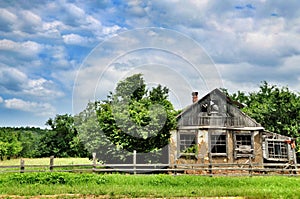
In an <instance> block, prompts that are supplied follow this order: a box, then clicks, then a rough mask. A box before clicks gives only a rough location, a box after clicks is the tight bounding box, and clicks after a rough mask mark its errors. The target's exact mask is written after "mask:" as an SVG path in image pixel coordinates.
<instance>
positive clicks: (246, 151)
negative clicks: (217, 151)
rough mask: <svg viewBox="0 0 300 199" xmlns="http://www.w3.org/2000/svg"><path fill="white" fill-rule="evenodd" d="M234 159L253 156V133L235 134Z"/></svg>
mask: <svg viewBox="0 0 300 199" xmlns="http://www.w3.org/2000/svg"><path fill="white" fill-rule="evenodd" d="M234 146H235V148H234V157H235V158H238V157H249V156H251V155H253V152H254V149H253V146H254V143H253V136H252V134H251V133H235V134H234Z"/></svg>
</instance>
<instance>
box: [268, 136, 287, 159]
mask: <svg viewBox="0 0 300 199" xmlns="http://www.w3.org/2000/svg"><path fill="white" fill-rule="evenodd" d="M266 145H267V146H266V149H267V159H269V160H279V161H280V160H288V157H289V156H288V150H289V149H288V144H287V143H286V142H284V140H275V139H267V140H266Z"/></svg>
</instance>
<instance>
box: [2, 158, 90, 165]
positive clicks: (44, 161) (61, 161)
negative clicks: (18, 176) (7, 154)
mask: <svg viewBox="0 0 300 199" xmlns="http://www.w3.org/2000/svg"><path fill="white" fill-rule="evenodd" d="M23 160H24V161H25V165H49V164H50V158H23ZM54 164H55V165H73V164H92V161H91V160H89V159H88V158H55V159H54ZM8 165H16V166H18V165H20V159H11V160H4V161H0V166H8Z"/></svg>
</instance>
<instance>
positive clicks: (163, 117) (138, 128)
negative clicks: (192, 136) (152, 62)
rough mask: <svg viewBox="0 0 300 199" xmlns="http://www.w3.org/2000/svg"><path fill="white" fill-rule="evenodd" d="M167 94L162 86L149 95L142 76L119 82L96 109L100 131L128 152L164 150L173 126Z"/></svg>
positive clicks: (134, 76)
mask: <svg viewBox="0 0 300 199" xmlns="http://www.w3.org/2000/svg"><path fill="white" fill-rule="evenodd" d="M168 92H169V90H168V89H167V88H166V87H162V86H161V85H159V86H157V87H156V88H154V89H152V90H151V91H150V92H148V90H147V89H146V84H145V82H144V79H143V78H142V75H141V74H135V75H132V76H130V77H128V78H126V79H125V80H123V81H120V82H119V83H118V85H117V87H116V91H115V93H112V94H111V95H110V96H109V97H108V100H107V101H104V102H102V103H100V106H99V107H98V109H97V115H98V121H99V125H100V127H101V130H102V131H103V132H104V134H105V135H106V136H107V137H108V139H109V140H110V141H111V142H112V143H114V144H115V145H118V146H120V147H122V148H123V149H125V150H127V151H133V150H136V151H137V152H149V151H152V150H154V149H159V148H162V147H164V146H165V145H167V144H168V141H169V138H170V130H171V129H172V128H174V127H175V124H176V119H175V110H174V108H173V106H172V104H171V102H170V101H168V99H167V98H168Z"/></svg>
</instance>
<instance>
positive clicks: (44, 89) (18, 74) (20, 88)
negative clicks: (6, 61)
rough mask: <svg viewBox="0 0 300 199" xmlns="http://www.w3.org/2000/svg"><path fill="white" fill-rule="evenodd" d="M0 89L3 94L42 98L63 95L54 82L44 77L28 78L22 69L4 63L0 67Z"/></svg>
mask: <svg viewBox="0 0 300 199" xmlns="http://www.w3.org/2000/svg"><path fill="white" fill-rule="evenodd" d="M0 91H1V93H5V94H14V95H19V96H22V95H24V96H27V97H35V98H37V97H39V98H44V99H53V98H57V97H62V96H63V95H64V94H63V93H62V92H61V91H60V90H59V89H57V88H56V86H55V83H54V82H52V81H50V80H46V79H44V78H39V79H32V78H29V77H28V76H27V75H26V74H25V73H23V72H22V71H20V70H18V69H16V68H12V67H8V66H4V65H2V67H1V68H0Z"/></svg>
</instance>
